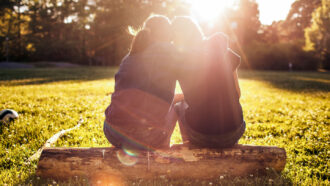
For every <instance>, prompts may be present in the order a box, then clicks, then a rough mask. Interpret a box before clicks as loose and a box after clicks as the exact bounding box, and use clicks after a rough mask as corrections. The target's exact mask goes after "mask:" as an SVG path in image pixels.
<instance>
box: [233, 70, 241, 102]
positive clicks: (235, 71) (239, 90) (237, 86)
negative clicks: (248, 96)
mask: <svg viewBox="0 0 330 186" xmlns="http://www.w3.org/2000/svg"><path fill="white" fill-rule="evenodd" d="M233 75H234V81H235V87H236V91H237V95H238V97H239V98H240V97H241V89H240V88H239V82H238V75H237V70H234V72H233Z"/></svg>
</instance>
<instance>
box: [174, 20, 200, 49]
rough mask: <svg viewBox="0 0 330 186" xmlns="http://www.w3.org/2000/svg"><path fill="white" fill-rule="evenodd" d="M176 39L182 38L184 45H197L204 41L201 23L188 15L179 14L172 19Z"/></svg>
mask: <svg viewBox="0 0 330 186" xmlns="http://www.w3.org/2000/svg"><path fill="white" fill-rule="evenodd" d="M172 30H173V33H174V35H175V38H174V40H175V39H180V41H182V42H183V43H182V44H184V45H195V44H199V43H202V42H203V39H204V34H203V32H202V29H201V28H200V26H199V24H198V23H197V22H196V21H195V20H194V19H192V18H191V17H188V16H178V17H175V18H174V19H173V21H172Z"/></svg>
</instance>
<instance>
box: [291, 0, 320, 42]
mask: <svg viewBox="0 0 330 186" xmlns="http://www.w3.org/2000/svg"><path fill="white" fill-rule="evenodd" d="M320 4H321V0H296V1H295V2H294V3H293V4H292V5H291V10H290V12H289V14H288V16H287V18H286V21H285V26H286V27H287V30H288V32H289V37H290V38H291V39H300V38H304V29H305V28H306V27H308V26H310V24H311V20H312V13H313V11H314V10H315V9H316V8H317V7H318V6H319V5H320Z"/></svg>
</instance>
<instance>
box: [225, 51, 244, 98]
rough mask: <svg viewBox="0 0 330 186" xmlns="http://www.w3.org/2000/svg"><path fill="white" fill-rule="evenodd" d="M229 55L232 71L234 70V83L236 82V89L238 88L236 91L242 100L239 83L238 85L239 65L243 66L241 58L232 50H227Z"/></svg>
mask: <svg viewBox="0 0 330 186" xmlns="http://www.w3.org/2000/svg"><path fill="white" fill-rule="evenodd" d="M227 55H228V57H229V60H230V61H229V62H230V63H231V65H232V70H233V76H234V82H235V88H236V91H237V95H238V97H239V98H240V97H241V90H240V88H239V83H238V75H237V69H238V67H239V65H240V64H241V57H240V56H239V55H238V54H237V53H235V52H234V51H233V50H232V49H230V48H228V49H227Z"/></svg>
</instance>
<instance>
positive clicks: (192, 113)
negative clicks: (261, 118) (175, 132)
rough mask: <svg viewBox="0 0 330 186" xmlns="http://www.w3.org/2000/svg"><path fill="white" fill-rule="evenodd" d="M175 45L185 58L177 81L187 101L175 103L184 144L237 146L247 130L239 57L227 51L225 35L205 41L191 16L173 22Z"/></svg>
mask: <svg viewBox="0 0 330 186" xmlns="http://www.w3.org/2000/svg"><path fill="white" fill-rule="evenodd" d="M172 27H173V32H174V45H175V46H176V48H177V50H178V51H179V52H181V53H183V54H181V55H184V56H186V57H185V58H183V59H182V60H183V64H184V65H188V64H187V61H188V62H190V65H191V66H192V67H191V68H189V69H185V70H184V71H181V75H180V76H179V77H178V81H179V83H180V86H181V88H182V91H183V95H184V100H182V101H181V102H179V103H176V106H175V108H176V110H177V112H178V115H179V123H180V131H181V134H182V137H183V140H184V142H185V143H188V144H190V145H193V146H199V147H210V148H224V147H230V146H233V145H235V144H236V143H237V142H238V140H239V139H240V137H241V136H242V135H243V133H244V131H245V122H244V119H243V112H242V107H241V105H240V102H239V98H240V89H239V85H238V79H237V68H238V66H239V64H240V57H239V56H238V55H237V54H236V53H234V52H233V51H232V50H231V49H229V48H228V38H227V36H226V35H224V34H222V33H217V34H214V35H213V36H211V37H209V38H205V37H204V35H203V33H202V31H201V29H200V28H199V26H198V24H197V23H195V22H194V21H193V20H192V19H191V18H189V17H176V18H175V19H174V20H173V22H172Z"/></svg>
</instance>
